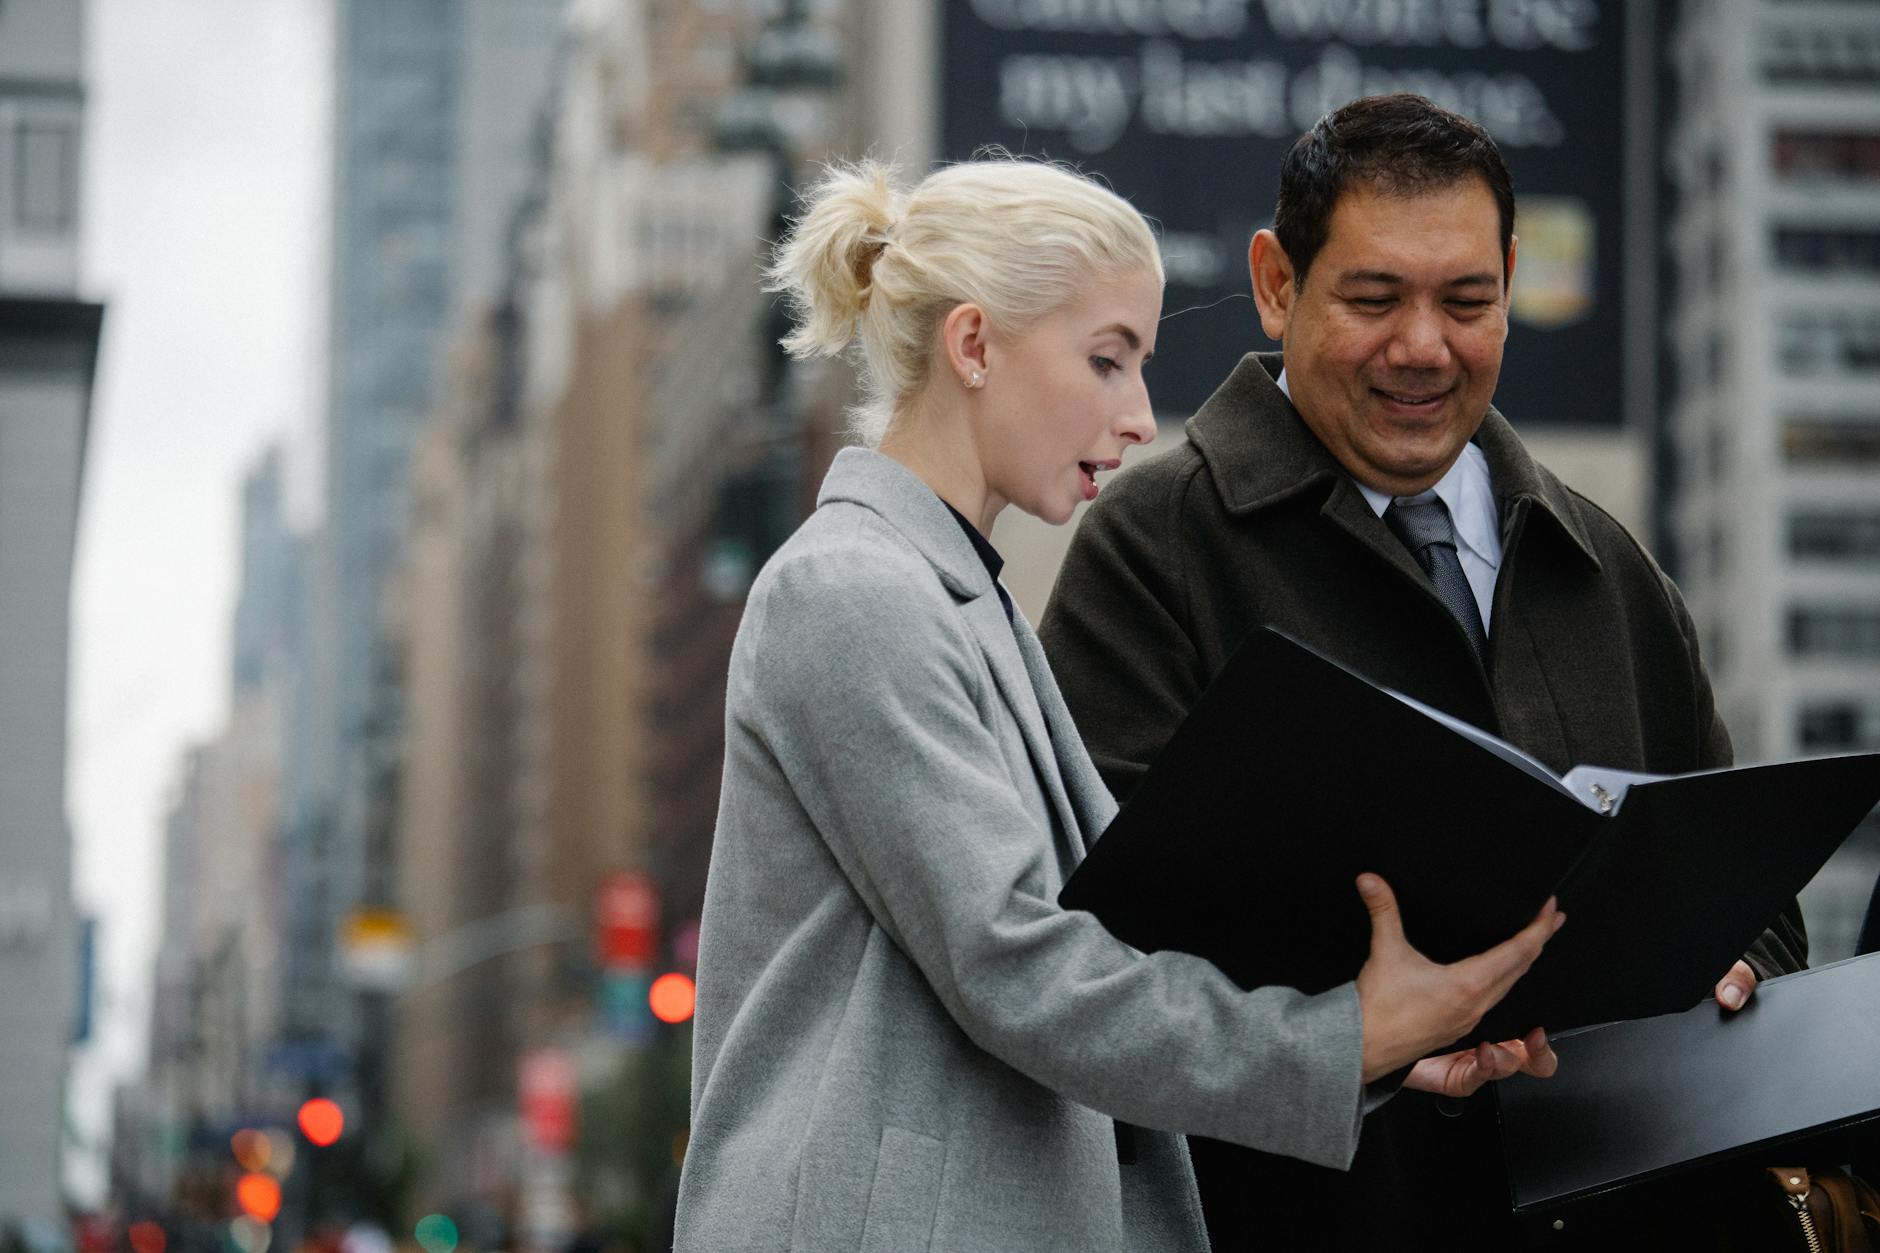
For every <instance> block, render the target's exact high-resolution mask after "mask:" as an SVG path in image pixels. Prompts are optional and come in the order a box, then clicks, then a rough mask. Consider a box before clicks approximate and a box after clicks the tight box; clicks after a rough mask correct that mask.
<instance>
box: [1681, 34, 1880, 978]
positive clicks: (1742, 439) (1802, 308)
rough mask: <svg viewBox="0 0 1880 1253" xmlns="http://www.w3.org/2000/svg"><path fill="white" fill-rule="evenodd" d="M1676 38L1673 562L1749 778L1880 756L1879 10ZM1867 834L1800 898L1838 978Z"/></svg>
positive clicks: (1860, 890)
mask: <svg viewBox="0 0 1880 1253" xmlns="http://www.w3.org/2000/svg"><path fill="white" fill-rule="evenodd" d="M1674 8H1675V16H1674V20H1673V24H1672V25H1671V26H1670V27H1669V28H1668V30H1667V42H1666V48H1667V57H1668V62H1669V64H1668V66H1667V71H1668V73H1667V77H1666V80H1665V84H1664V92H1663V97H1664V99H1665V100H1666V102H1667V111H1666V127H1665V141H1664V162H1663V166H1664V174H1663V182H1664V184H1665V189H1666V202H1667V203H1666V218H1665V235H1664V243H1665V250H1664V254H1663V262H1662V266H1663V270H1664V272H1665V305H1666V317H1665V320H1664V330H1663V341H1662V353H1661V357H1662V365H1661V370H1660V376H1661V380H1662V391H1663V394H1664V397H1665V405H1664V411H1665V415H1666V417H1665V425H1664V430H1663V434H1662V437H1661V443H1660V457H1661V462H1662V468H1661V473H1660V476H1659V477H1660V480H1661V484H1662V488H1663V496H1662V498H1661V500H1660V502H1659V504H1660V510H1661V514H1660V525H1661V528H1662V531H1663V534H1664V543H1663V547H1664V548H1665V549H1666V553H1667V556H1668V558H1669V560H1670V563H1671V565H1672V567H1673V570H1674V573H1675V574H1676V576H1677V578H1678V581H1679V583H1680V585H1681V586H1682V587H1683V589H1684V591H1685V594H1686V596H1687V598H1688V600H1689V602H1690V606H1691V612H1692V615H1693V617H1694V618H1695V620H1696V622H1697V624H1698V626H1699V628H1700V631H1701V632H1702V641H1703V646H1704V654H1705V657H1706V660H1707V662H1708V665H1709V668H1710V674H1711V678H1712V680H1713V683H1714V685H1715V688H1716V694H1717V703H1718V706H1719V708H1720V709H1721V710H1722V712H1723V714H1724V716H1725V718H1726V720H1727V721H1728V723H1729V725H1730V728H1731V732H1732V734H1733V736H1734V737H1735V741H1736V745H1737V753H1738V756H1739V758H1741V759H1744V760H1774V759H1782V758H1789V757H1796V756H1802V755H1806V754H1814V753H1833V752H1848V751H1854V750H1874V749H1880V10H1876V9H1875V8H1874V7H1873V6H1872V5H1870V4H1860V3H1846V2H1841V3H1836V2H1830V0H1821V2H1818V3H1782V2H1778V0H1763V2H1758V0H1690V2H1688V3H1683V4H1679V5H1676V6H1674ZM1877 873H1880V832H1876V830H1875V829H1874V827H1873V826H1872V825H1871V823H1870V825H1869V826H1868V827H1867V828H1865V829H1864V830H1863V832H1862V834H1861V835H1859V836H1857V837H1856V838H1855V839H1854V840H1852V841H1850V843H1849V845H1848V846H1847V847H1846V848H1845V849H1844V851H1843V852H1842V853H1841V854H1840V855H1839V856H1838V857H1837V859H1836V861H1835V862H1833V863H1830V865H1829V867H1828V869H1827V870H1825V871H1824V872H1823V873H1822V875H1821V876H1819V877H1818V879H1817V881H1816V882H1815V884H1813V885H1811V887H1810V889H1809V891H1808V892H1807V893H1806V894H1805V895H1804V898H1803V904H1804V909H1805V911H1806V912H1807V915H1808V923H1809V929H1810V932H1811V935H1812V938H1813V947H1814V954H1815V956H1816V958H1817V959H1818V960H1819V959H1821V958H1824V957H1826V958H1832V957H1836V956H1845V955H1846V954H1847V952H1848V951H1849V946H1851V941H1852V937H1853V934H1854V929H1855V928H1856V927H1857V926H1858V924H1859V921H1860V911H1861V910H1862V909H1863V908H1864V907H1865V905H1866V901H1867V893H1868V891H1869V890H1870V888H1871V886H1872V884H1873V880H1874V877H1875V875H1876V874H1877Z"/></svg>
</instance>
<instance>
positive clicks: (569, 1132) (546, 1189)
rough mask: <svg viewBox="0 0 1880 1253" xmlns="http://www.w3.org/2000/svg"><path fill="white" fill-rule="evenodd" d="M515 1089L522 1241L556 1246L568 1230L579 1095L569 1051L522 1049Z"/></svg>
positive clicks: (530, 1246)
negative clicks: (519, 1140)
mask: <svg viewBox="0 0 1880 1253" xmlns="http://www.w3.org/2000/svg"><path fill="white" fill-rule="evenodd" d="M516 1095H517V1103H518V1105H519V1110H518V1112H519V1113H520V1115H521V1117H522V1141H523V1145H522V1147H523V1153H522V1177H521V1211H522V1212H521V1220H522V1221H521V1228H522V1247H523V1249H524V1250H543V1251H545V1253H546V1251H547V1250H560V1249H563V1248H565V1247H566V1246H567V1243H568V1240H569V1238H570V1237H571V1236H572V1235H573V1232H574V1203H573V1199H572V1192H571V1190H570V1189H571V1185H572V1182H573V1170H574V1168H573V1160H572V1157H571V1153H572V1151H573V1149H574V1143H575V1132H576V1112H577V1109H578V1103H579V1100H580V1071H579V1068H578V1067H577V1066H576V1064H575V1057H574V1054H573V1053H572V1052H570V1051H569V1050H567V1049H563V1048H552V1047H544V1048H537V1049H531V1050H530V1051H529V1052H527V1053H525V1054H523V1056H522V1061H521V1064H520V1066H519V1068H518V1071H517V1076H516Z"/></svg>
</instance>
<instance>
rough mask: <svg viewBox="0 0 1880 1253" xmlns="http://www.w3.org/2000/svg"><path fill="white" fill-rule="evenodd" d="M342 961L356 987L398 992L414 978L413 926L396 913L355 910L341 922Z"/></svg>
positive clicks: (400, 914)
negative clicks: (412, 975) (412, 976)
mask: <svg viewBox="0 0 1880 1253" xmlns="http://www.w3.org/2000/svg"><path fill="white" fill-rule="evenodd" d="M339 942H340V961H341V963H342V966H343V968H344V970H345V972H346V977H347V978H348V979H349V980H351V981H352V983H353V984H354V986H356V987H360V988H367V989H372V990H376V991H387V992H390V991H396V990H397V989H399V988H402V987H404V986H405V984H406V983H407V982H408V981H409V980H410V978H411V967H412V949H411V926H410V924H409V923H407V922H406V921H405V916H404V914H402V913H400V912H399V911H397V910H395V909H380V908H374V907H365V908H361V909H355V910H353V911H352V912H351V913H349V914H347V915H346V916H345V917H344V918H342V919H341V920H340V926H339Z"/></svg>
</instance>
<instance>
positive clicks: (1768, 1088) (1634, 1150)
mask: <svg viewBox="0 0 1880 1253" xmlns="http://www.w3.org/2000/svg"><path fill="white" fill-rule="evenodd" d="M1553 1044H1554V1050H1555V1051H1556V1052H1557V1053H1559V1055H1560V1070H1559V1073H1557V1074H1556V1075H1555V1076H1554V1077H1553V1078H1551V1079H1548V1080H1545V1081H1541V1080H1534V1079H1528V1078H1525V1077H1522V1076H1517V1077H1515V1078H1513V1079H1510V1080H1507V1081H1505V1082H1503V1083H1500V1084H1497V1085H1496V1087H1495V1092H1496V1097H1497V1100H1498V1103H1499V1106H1500V1114H1501V1129H1502V1150H1503V1153H1504V1154H1505V1156H1506V1160H1507V1167H1508V1188H1509V1194H1510V1201H1511V1202H1512V1204H1513V1207H1514V1212H1515V1215H1516V1219H1517V1221H1518V1222H1520V1224H1521V1225H1522V1227H1523V1228H1524V1233H1523V1234H1524V1236H1525V1237H1526V1239H1527V1241H1528V1242H1529V1244H1530V1246H1532V1247H1538V1248H1545V1247H1547V1244H1548V1242H1549V1241H1550V1240H1552V1239H1554V1238H1555V1237H1556V1236H1557V1235H1558V1234H1561V1233H1564V1234H1565V1235H1567V1236H1583V1235H1584V1234H1586V1232H1587V1231H1588V1230H1594V1231H1598V1230H1604V1229H1605V1228H1607V1227H1609V1226H1613V1225H1620V1224H1623V1222H1624V1221H1625V1218H1626V1214H1627V1210H1628V1208H1629V1207H1630V1206H1631V1205H1632V1204H1634V1201H1633V1199H1632V1198H1633V1197H1634V1196H1635V1195H1636V1196H1638V1197H1639V1198H1640V1199H1641V1200H1642V1199H1643V1198H1644V1195H1645V1193H1646V1192H1649V1191H1651V1190H1650V1189H1645V1190H1641V1189H1640V1188H1639V1185H1643V1184H1658V1183H1661V1182H1662V1183H1670V1184H1672V1185H1673V1186H1675V1185H1676V1181H1677V1180H1678V1179H1679V1178H1680V1177H1684V1178H1686V1179H1701V1178H1702V1177H1703V1176H1704V1175H1705V1174H1707V1173H1708V1174H1710V1175H1712V1176H1714V1175H1715V1173H1716V1172H1717V1171H1718V1170H1719V1169H1721V1168H1724V1167H1729V1166H1731V1165H1732V1164H1736V1165H1749V1166H1751V1167H1755V1166H1775V1165H1801V1166H1814V1165H1819V1164H1833V1163H1836V1162H1842V1161H1846V1160H1849V1158H1859V1157H1863V1156H1868V1155H1871V1153H1872V1151H1873V1149H1874V1147H1875V1145H1876V1144H1880V953H1877V954H1869V955H1868V956H1865V957H1853V958H1849V959H1848V960H1847V961H1843V962H1836V963H1835V964H1833V965H1831V966H1822V967H1819V968H1817V969H1814V970H1804V971H1800V972H1798V973H1796V974H1792V975H1784V976H1782V977H1781V978H1778V979H1770V980H1766V981H1765V982H1764V983H1763V984H1762V985H1761V986H1760V987H1758V988H1757V989H1756V995H1755V996H1754V997H1752V998H1751V999H1750V1002H1749V1004H1748V1006H1746V1007H1745V1008H1744V1009H1742V1010H1741V1011H1739V1012H1737V1013H1734V1014H1726V1013H1723V1012H1722V1011H1720V1010H1719V1009H1717V1008H1716V1007H1715V1006H1714V1005H1699V1006H1697V1007H1696V1008H1695V1009H1691V1010H1687V1011H1686V1012H1684V1013H1682V1014H1669V1015H1665V1016H1663V1017H1659V1018H1651V1019H1647V1020H1645V1021H1642V1022H1622V1023H1611V1024H1607V1025H1605V1026H1600V1027H1590V1028H1587V1029H1586V1030H1584V1031H1578V1032H1568V1033H1565V1034H1562V1035H1557V1036H1555V1037H1554V1041H1553ZM1742 1173H1743V1175H1744V1180H1743V1181H1744V1182H1745V1183H1748V1184H1751V1185H1753V1184H1755V1183H1756V1182H1757V1181H1756V1180H1754V1179H1753V1178H1749V1177H1748V1176H1749V1174H1751V1173H1753V1172H1750V1171H1745V1172H1742Z"/></svg>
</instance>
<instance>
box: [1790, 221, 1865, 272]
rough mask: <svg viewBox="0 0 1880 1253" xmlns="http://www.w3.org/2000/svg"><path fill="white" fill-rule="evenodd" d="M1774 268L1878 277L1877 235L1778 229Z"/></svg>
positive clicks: (1796, 228)
mask: <svg viewBox="0 0 1880 1253" xmlns="http://www.w3.org/2000/svg"><path fill="white" fill-rule="evenodd" d="M1771 243H1772V246H1773V248H1774V252H1775V263H1776V268H1777V269H1781V270H1789V271H1792V272H1795V273H1804V274H1876V273H1880V231H1874V230H1839V231H1836V230H1818V229H1810V228H1800V227H1778V228H1777V230H1776V232H1775V235H1774V237H1773V239H1772V241H1771Z"/></svg>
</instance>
